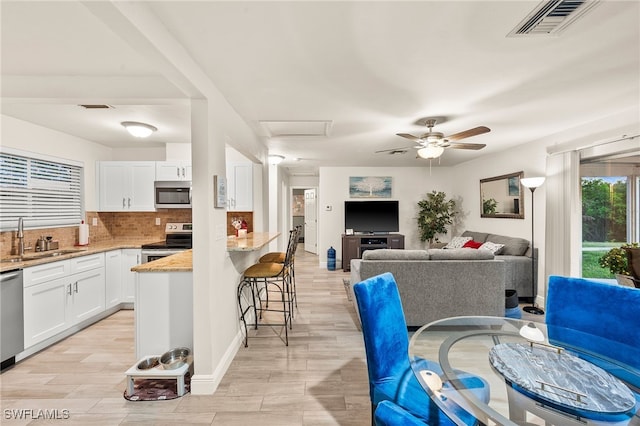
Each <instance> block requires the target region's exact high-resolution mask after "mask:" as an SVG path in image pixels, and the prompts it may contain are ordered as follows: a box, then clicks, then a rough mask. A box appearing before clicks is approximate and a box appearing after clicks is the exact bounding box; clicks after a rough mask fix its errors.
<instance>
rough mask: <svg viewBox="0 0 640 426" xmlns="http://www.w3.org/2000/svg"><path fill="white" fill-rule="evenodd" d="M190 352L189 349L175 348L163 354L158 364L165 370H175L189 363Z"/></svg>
mask: <svg viewBox="0 0 640 426" xmlns="http://www.w3.org/2000/svg"><path fill="white" fill-rule="evenodd" d="M190 356H191V350H189V348H175V349H171V350H170V351H168V352H165V353H164V354H162V356H161V357H160V364H162V368H164V369H165V370H175V369H176V368H180V367H182V366H183V365H185V364H188V363H189V359H190Z"/></svg>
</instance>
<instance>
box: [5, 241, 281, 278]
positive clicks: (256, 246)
mask: <svg viewBox="0 0 640 426" xmlns="http://www.w3.org/2000/svg"><path fill="white" fill-rule="evenodd" d="M279 235H280V233H279V232H251V233H249V234H247V238H236V237H233V236H230V237H228V238H227V251H228V252H247V251H258V250H260V249H262V248H263V247H264V246H266V245H267V244H268V243H270V242H271V241H273V240H274V239H276V238H277V237H278V236H279ZM156 241H157V238H155V239H153V240H150V239H148V238H131V239H114V240H109V241H103V242H99V243H91V244H89V245H88V246H85V247H79V246H72V247H61V248H60V249H59V250H52V251H51V252H50V253H49V252H41V253H34V252H31V251H29V252H28V253H26V254H25V255H24V256H23V257H22V258H21V260H20V261H17V262H9V261H6V259H12V258H16V257H17V256H10V257H8V258H6V259H2V262H0V272H6V271H12V270H16V269H23V268H27V267H30V266H35V265H41V264H44V263H51V262H57V261H59V260H66V259H71V258H73V257H79V256H87V255H90V254H94V253H101V252H106V251H110V250H118V249H123V248H140V247H141V246H142V244H147V243H153V242H156ZM66 250H68V251H72V252H70V253H65V254H59V255H56V256H50V257H43V258H32V257H39V256H42V255H45V254H53V253H55V252H60V251H66ZM131 270H132V271H134V272H190V271H192V270H193V253H192V251H191V250H185V251H184V252H180V253H177V254H174V255H171V256H167V257H163V258H161V259H158V260H154V261H153V262H149V263H144V264H142V265H137V266H135V267H133V268H132V269H131Z"/></svg>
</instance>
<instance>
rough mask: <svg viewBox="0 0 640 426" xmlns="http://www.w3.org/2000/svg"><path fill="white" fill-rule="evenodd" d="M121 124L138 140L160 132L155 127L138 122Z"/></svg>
mask: <svg viewBox="0 0 640 426" xmlns="http://www.w3.org/2000/svg"><path fill="white" fill-rule="evenodd" d="M120 124H122V125H123V126H124V128H125V129H127V131H128V132H129V133H131V135H133V136H135V137H137V138H146V137H148V136H150V135H151V133H153V132H155V131H157V130H158V128H157V127H154V126H152V125H151V124H146V123H139V122H137V121H123V122H122V123H120Z"/></svg>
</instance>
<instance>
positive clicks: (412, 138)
mask: <svg viewBox="0 0 640 426" xmlns="http://www.w3.org/2000/svg"><path fill="white" fill-rule="evenodd" d="M396 135H398V136H401V137H403V138H407V139H411V140H412V141H416V142H419V141H421V140H422V139H420V138H419V137H417V136H413V135H410V134H409V133H396Z"/></svg>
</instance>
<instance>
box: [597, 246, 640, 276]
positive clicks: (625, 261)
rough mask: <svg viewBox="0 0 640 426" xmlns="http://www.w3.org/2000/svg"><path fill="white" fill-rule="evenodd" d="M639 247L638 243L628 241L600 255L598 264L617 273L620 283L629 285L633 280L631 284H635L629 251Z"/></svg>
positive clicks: (614, 273)
mask: <svg viewBox="0 0 640 426" xmlns="http://www.w3.org/2000/svg"><path fill="white" fill-rule="evenodd" d="M638 247H639V246H638V243H627V244H623V245H622V246H620V247H614V248H612V249H611V250H609V251H608V252H607V253H605V254H604V255H603V256H602V257H600V259H599V260H598V264H599V265H600V266H601V267H603V268H607V269H609V272H611V273H612V274H613V275H615V277H616V280H618V283H619V284H623V285H629V282H631V286H633V280H631V269H630V266H629V258H630V257H631V254H628V253H630V251H632V250H633V251H635V250H634V249H638Z"/></svg>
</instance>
